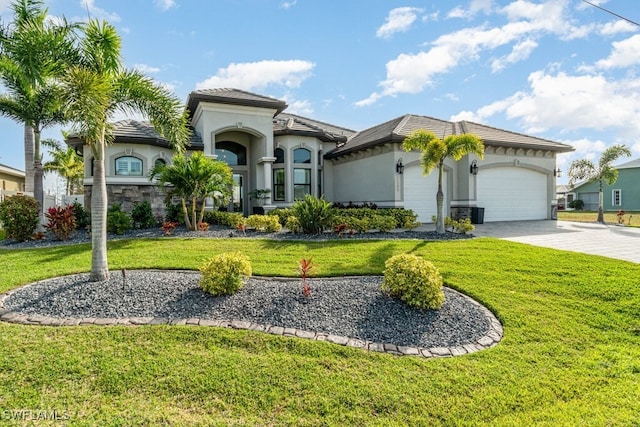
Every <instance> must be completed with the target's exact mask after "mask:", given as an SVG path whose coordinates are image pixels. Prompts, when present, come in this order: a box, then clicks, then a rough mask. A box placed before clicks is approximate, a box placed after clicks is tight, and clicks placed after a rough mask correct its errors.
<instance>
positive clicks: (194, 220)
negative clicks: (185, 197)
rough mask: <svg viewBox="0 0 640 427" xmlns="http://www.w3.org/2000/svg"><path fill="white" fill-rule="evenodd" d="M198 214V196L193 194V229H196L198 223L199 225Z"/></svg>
mask: <svg viewBox="0 0 640 427" xmlns="http://www.w3.org/2000/svg"><path fill="white" fill-rule="evenodd" d="M196 215H197V210H196V196H193V197H192V198H191V226H192V227H193V229H192V230H193V231H196V229H197V225H198V219H197V217H196Z"/></svg>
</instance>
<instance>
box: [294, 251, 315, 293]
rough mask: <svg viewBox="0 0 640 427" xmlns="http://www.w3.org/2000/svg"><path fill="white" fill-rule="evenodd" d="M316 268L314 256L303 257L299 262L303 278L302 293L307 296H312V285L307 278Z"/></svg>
mask: <svg viewBox="0 0 640 427" xmlns="http://www.w3.org/2000/svg"><path fill="white" fill-rule="evenodd" d="M314 268H315V265H314V264H313V258H309V259H306V258H302V259H301V260H300V262H299V263H298V273H300V278H301V279H302V295H304V296H305V297H307V298H308V297H310V296H311V287H310V286H309V284H308V283H307V278H308V277H309V274H311V270H313V269H314Z"/></svg>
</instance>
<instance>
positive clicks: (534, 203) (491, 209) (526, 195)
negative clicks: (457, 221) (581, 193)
mask: <svg viewBox="0 0 640 427" xmlns="http://www.w3.org/2000/svg"><path fill="white" fill-rule="evenodd" d="M477 180H478V181H477V183H478V197H477V199H478V206H479V207H483V208H485V210H484V220H485V221H486V222H490V221H518V220H534V219H546V218H547V209H548V207H547V176H546V175H544V174H542V173H538V172H535V171H532V170H529V169H523V168H516V167H510V168H495V169H485V170H480V171H479V172H478V176H477Z"/></svg>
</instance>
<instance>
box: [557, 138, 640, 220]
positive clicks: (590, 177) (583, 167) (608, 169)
mask: <svg viewBox="0 0 640 427" xmlns="http://www.w3.org/2000/svg"><path fill="white" fill-rule="evenodd" d="M622 156H626V157H629V156H631V150H629V148H628V147H627V146H626V145H612V146H611V147H609V148H607V149H606V150H604V152H603V153H602V156H600V161H599V162H598V166H596V165H594V164H593V162H592V161H591V160H587V159H582V160H574V161H573V162H571V165H570V166H569V185H570V186H571V187H574V186H575V184H576V183H577V182H580V181H587V182H595V181H598V184H599V190H598V222H599V223H602V224H604V207H603V205H604V200H603V199H604V197H603V192H602V183H603V182H606V183H607V184H608V185H612V184H614V183H615V182H616V181H617V180H618V169H616V168H614V167H613V166H611V163H613V162H615V161H616V160H618V159H619V158H620V157H622Z"/></svg>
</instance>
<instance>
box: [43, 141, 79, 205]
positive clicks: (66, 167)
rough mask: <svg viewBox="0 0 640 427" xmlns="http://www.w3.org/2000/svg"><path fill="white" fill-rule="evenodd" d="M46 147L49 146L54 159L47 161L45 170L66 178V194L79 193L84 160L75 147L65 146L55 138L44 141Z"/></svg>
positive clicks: (44, 166)
mask: <svg viewBox="0 0 640 427" xmlns="http://www.w3.org/2000/svg"><path fill="white" fill-rule="evenodd" d="M42 145H43V146H44V147H47V148H49V154H51V157H52V159H51V160H49V161H48V162H46V163H45V164H44V165H43V166H42V169H43V170H44V172H45V173H46V172H57V173H58V175H60V176H61V177H63V178H64V179H65V183H66V185H65V190H66V194H79V193H81V191H79V190H80V189H81V188H82V186H81V182H82V178H84V161H83V159H82V157H80V155H78V153H76V150H74V149H73V147H66V148H64V147H63V146H62V145H61V144H60V143H59V142H58V141H56V140H55V139H45V140H43V141H42Z"/></svg>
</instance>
